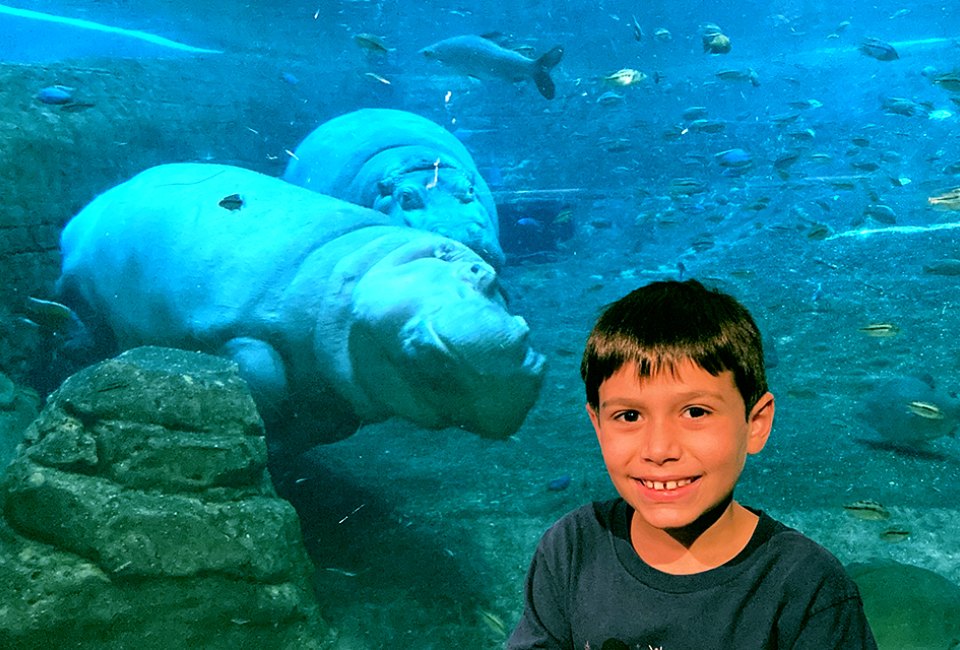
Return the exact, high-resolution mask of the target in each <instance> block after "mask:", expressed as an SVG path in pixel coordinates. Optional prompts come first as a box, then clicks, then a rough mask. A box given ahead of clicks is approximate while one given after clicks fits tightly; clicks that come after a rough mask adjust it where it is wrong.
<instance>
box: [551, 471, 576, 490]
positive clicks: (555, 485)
mask: <svg viewBox="0 0 960 650" xmlns="http://www.w3.org/2000/svg"><path fill="white" fill-rule="evenodd" d="M570 481H571V478H570V475H569V474H562V475H560V476H558V477H557V478H555V479H553V480H552V481H550V482H549V483H547V489H548V490H549V491H551V492H560V491H561V490H566V489H567V488H568V487H570Z"/></svg>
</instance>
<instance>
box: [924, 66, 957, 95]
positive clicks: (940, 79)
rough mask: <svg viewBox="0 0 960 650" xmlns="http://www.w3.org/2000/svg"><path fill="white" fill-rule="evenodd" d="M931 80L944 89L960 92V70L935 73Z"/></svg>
mask: <svg viewBox="0 0 960 650" xmlns="http://www.w3.org/2000/svg"><path fill="white" fill-rule="evenodd" d="M930 81H931V82H932V83H933V84H934V85H937V86H940V87H941V88H943V89H944V90H949V91H950V92H952V93H960V71H957V70H954V71H953V72H943V73H941V74H938V75H934V77H933V78H932V79H931V80H930Z"/></svg>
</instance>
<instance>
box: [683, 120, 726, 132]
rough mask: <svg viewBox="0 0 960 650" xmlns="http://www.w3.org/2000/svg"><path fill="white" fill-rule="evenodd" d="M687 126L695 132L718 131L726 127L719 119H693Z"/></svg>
mask: <svg viewBox="0 0 960 650" xmlns="http://www.w3.org/2000/svg"><path fill="white" fill-rule="evenodd" d="M688 128H689V129H690V130H691V131H694V132H695V133H720V132H721V131H723V130H724V129H726V128H727V123H726V122H721V121H720V120H694V121H693V122H690V126H689V127H688Z"/></svg>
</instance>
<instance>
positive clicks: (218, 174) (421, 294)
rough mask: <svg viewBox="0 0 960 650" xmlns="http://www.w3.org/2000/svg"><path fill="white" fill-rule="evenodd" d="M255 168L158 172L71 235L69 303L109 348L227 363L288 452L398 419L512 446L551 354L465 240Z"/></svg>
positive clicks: (128, 185) (131, 184)
mask: <svg viewBox="0 0 960 650" xmlns="http://www.w3.org/2000/svg"><path fill="white" fill-rule="evenodd" d="M388 221H389V220H388V219H387V218H386V217H385V216H384V215H382V214H381V213H379V212H376V211H374V210H370V209H368V208H362V207H360V206H357V205H353V204H351V203H347V202H345V201H340V200H338V199H334V198H331V197H328V196H323V195H321V194H318V193H316V192H311V191H309V190H306V189H303V188H300V187H296V186H294V185H291V184H289V183H286V182H284V181H282V180H280V179H277V178H271V177H269V176H264V175H262V174H258V173H256V172H252V171H248V170H244V169H239V168H236V167H230V166H225V165H212V164H171V165H161V166H158V167H154V168H151V169H148V170H147V171H145V172H143V173H141V174H139V175H138V176H136V177H134V178H133V179H132V180H129V181H127V182H125V183H122V184H121V185H118V186H117V187H114V188H112V189H110V190H108V191H106V192H104V193H103V194H101V195H100V196H98V197H97V198H96V199H94V200H93V201H92V202H91V203H90V204H89V205H88V206H87V207H85V208H84V209H83V210H82V211H81V212H80V213H79V214H77V215H76V216H75V217H74V218H73V219H72V220H71V221H70V222H69V223H68V224H67V226H66V228H65V229H64V231H63V234H62V237H61V247H62V252H63V274H62V276H61V278H60V280H59V289H60V293H61V296H62V298H63V300H64V302H66V303H67V304H68V305H70V306H72V307H73V308H74V309H75V311H76V312H77V314H78V315H79V316H80V318H81V320H83V321H84V322H85V323H88V324H89V325H90V326H91V327H92V329H93V330H94V331H95V333H96V334H97V335H98V336H99V338H100V340H104V339H105V338H109V339H111V340H112V342H113V343H114V344H115V347H116V348H119V349H127V348H130V347H134V346H138V345H141V344H151V345H162V346H169V347H180V348H186V349H192V350H199V351H205V352H214V353H219V354H222V355H225V356H228V357H231V358H233V359H234V360H235V361H236V362H237V363H238V364H239V365H240V369H241V373H242V374H243V376H244V377H245V378H246V379H247V380H248V382H249V383H250V386H251V388H252V391H253V393H254V397H255V398H256V399H257V401H258V405H259V406H260V408H261V413H262V414H263V417H264V420H265V421H266V422H267V427H268V438H269V441H270V444H271V447H272V451H273V452H274V453H281V454H284V455H285V456H286V455H291V454H294V453H298V452H300V451H303V450H305V449H308V448H310V447H312V446H313V445H315V444H318V443H323V442H332V441H335V440H338V439H340V438H343V437H346V436H348V435H350V434H351V433H353V432H354V431H355V430H356V428H357V427H358V426H359V425H360V424H362V423H363V422H374V421H379V420H383V419H386V418H389V417H391V416H395V415H397V416H401V417H404V418H408V419H409V420H412V421H413V422H415V423H417V424H418V425H421V426H423V427H427V428H442V427H448V426H457V427H462V428H464V429H467V430H469V431H472V432H474V433H477V434H480V435H482V436H487V437H495V438H502V437H507V436H509V435H511V434H512V433H514V432H515V431H516V430H517V428H518V427H519V426H520V425H521V423H522V422H523V420H524V417H525V416H526V413H527V411H528V410H529V409H530V407H531V406H532V404H533V402H534V400H535V399H536V397H537V394H538V392H539V389H540V384H541V380H542V376H543V369H544V360H543V357H542V355H540V354H538V353H537V352H535V351H534V350H533V349H531V347H530V345H529V343H528V340H527V339H528V333H529V329H528V327H527V324H526V323H525V322H524V320H523V319H522V318H520V317H519V316H511V315H510V314H509V313H508V312H507V308H506V306H505V303H504V299H503V296H502V295H501V291H500V287H499V284H498V280H497V275H496V273H495V272H494V270H493V269H492V268H491V267H490V265H489V264H487V263H486V262H484V261H483V260H482V259H480V257H478V256H477V255H476V253H474V252H473V251H472V250H470V249H469V248H467V247H466V246H464V245H463V244H461V243H459V242H457V241H453V240H451V239H447V238H445V237H441V236H440V235H437V234H434V233H429V232H425V231H422V230H415V229H413V228H407V227H400V226H394V225H390V224H389V223H388Z"/></svg>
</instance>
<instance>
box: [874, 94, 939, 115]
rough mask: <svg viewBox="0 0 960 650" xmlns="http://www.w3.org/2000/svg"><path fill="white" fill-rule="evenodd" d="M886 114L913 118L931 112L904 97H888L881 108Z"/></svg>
mask: <svg viewBox="0 0 960 650" xmlns="http://www.w3.org/2000/svg"><path fill="white" fill-rule="evenodd" d="M880 108H881V109H883V112H884V113H892V114H894V115H904V116H906V117H913V116H914V115H926V114H927V113H928V112H929V111H928V110H927V109H926V107H924V106H923V105H921V104H918V103H917V102H915V101H912V100H910V99H906V98H904V97H887V98H886V99H884V100H883V103H882V104H881V106H880Z"/></svg>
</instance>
